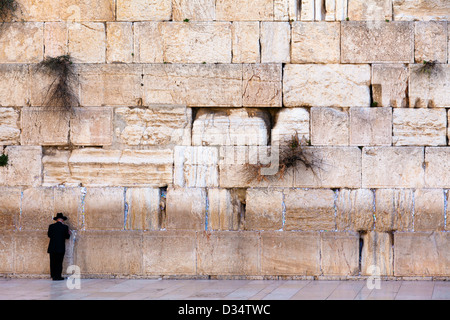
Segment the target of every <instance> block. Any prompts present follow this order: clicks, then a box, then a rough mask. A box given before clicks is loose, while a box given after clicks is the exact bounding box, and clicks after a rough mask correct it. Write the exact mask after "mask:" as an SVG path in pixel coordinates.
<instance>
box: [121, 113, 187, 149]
mask: <svg viewBox="0 0 450 320" xmlns="http://www.w3.org/2000/svg"><path fill="white" fill-rule="evenodd" d="M191 122H192V109H190V108H186V107H181V106H174V107H149V108H129V107H121V108H116V109H115V116H114V127H115V130H114V131H115V139H116V142H117V143H118V144H119V145H121V146H125V147H127V148H131V147H140V148H142V147H144V146H161V145H173V144H176V145H190V144H191V126H192V123H191Z"/></svg>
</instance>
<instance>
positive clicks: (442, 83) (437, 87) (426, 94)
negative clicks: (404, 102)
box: [409, 64, 450, 108]
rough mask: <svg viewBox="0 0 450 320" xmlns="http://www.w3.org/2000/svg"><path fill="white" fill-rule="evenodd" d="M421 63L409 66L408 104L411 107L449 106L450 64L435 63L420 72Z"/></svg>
mask: <svg viewBox="0 0 450 320" xmlns="http://www.w3.org/2000/svg"><path fill="white" fill-rule="evenodd" d="M421 67H423V64H415V65H411V66H410V78H409V106H410V107H411V108H414V107H415V108H427V107H429V108H434V107H438V108H439V107H442V108H448V107H450V90H449V86H450V65H448V64H436V65H435V66H434V67H432V69H431V70H430V71H427V72H421Z"/></svg>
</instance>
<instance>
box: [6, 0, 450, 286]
mask: <svg viewBox="0 0 450 320" xmlns="http://www.w3.org/2000/svg"><path fill="white" fill-rule="evenodd" d="M17 2H19V3H20V9H19V10H18V11H17V12H16V13H15V16H14V17H12V18H11V19H9V20H8V21H7V22H6V23H4V24H2V25H1V27H0V83H1V86H0V151H2V152H3V153H4V154H7V155H8V158H9V161H8V165H7V166H5V167H0V274H2V275H8V276H17V277H19V276H36V275H38V276H40V275H44V274H48V272H49V263H48V257H47V253H46V247H47V244H48V238H47V235H46V230H47V227H48V225H49V224H50V223H52V217H53V216H54V215H55V214H56V213H57V212H64V213H65V214H66V215H67V216H68V217H69V220H68V223H69V225H70V227H71V228H72V230H73V234H72V237H71V239H70V240H69V241H68V242H67V254H66V260H65V265H66V266H68V265H71V264H76V265H78V266H79V267H80V268H81V272H82V274H83V276H86V277H93V276H131V277H134V276H136V277H153V276H168V277H169V276H170V277H185V276H189V277H207V276H212V277H263V278H264V277H319V278H329V277H341V278H352V277H359V276H368V275H372V274H373V272H374V270H376V272H377V274H379V275H381V276H384V277H425V278H430V277H434V278H449V277H450V261H449V260H450V233H449V231H450V219H449V217H448V215H449V212H450V206H449V198H450V192H449V190H450V145H449V139H450V129H449V123H450V66H449V59H450V24H448V20H449V16H450V3H449V2H448V1H447V0H433V1H431V0H429V1H419V0H409V1H404V0H315V1H314V0H301V1H297V0H252V1H250V0H196V1H190V0H189V1H188V0H83V1H75V0H64V1H59V2H58V5H55V2H54V1H51V0H41V1H34V0H33V1H32V0H17ZM65 54H70V55H71V57H72V59H73V61H74V65H73V67H74V69H75V72H76V74H77V75H78V79H79V81H78V82H77V83H76V85H75V87H74V88H73V89H74V91H75V93H76V95H77V97H78V99H79V102H80V105H79V106H78V107H74V108H72V110H69V111H67V110H66V109H64V108H60V109H55V108H47V107H44V104H45V103H44V101H45V99H46V92H47V89H46V88H48V85H49V84H50V83H51V82H52V81H54V80H52V79H49V77H48V76H45V75H43V74H42V72H40V71H39V69H38V68H37V65H38V64H39V63H40V62H41V61H43V59H44V58H45V57H56V56H61V55H65ZM430 61H432V63H430ZM424 62H426V63H424ZM424 66H425V67H427V68H424ZM295 135H297V137H298V139H302V138H303V137H304V138H303V141H306V146H304V147H303V150H304V151H305V152H307V153H308V154H311V155H313V156H314V157H315V158H316V159H319V160H320V168H319V169H316V170H312V169H311V168H308V167H305V166H302V165H298V166H297V167H295V168H290V169H289V170H286V171H283V173H284V174H283V175H280V172H279V170H282V168H281V167H276V168H275V169H276V171H275V173H278V175H276V176H268V177H263V178H262V179H253V180H251V181H249V180H248V179H245V177H244V175H245V170H246V168H248V164H268V163H272V164H273V161H272V160H274V158H273V155H274V154H276V153H275V152H274V150H276V149H275V148H276V147H278V143H277V141H278V142H279V141H283V139H284V141H289V139H292V136H295ZM279 138H281V139H279ZM373 266H375V269H374V267H373Z"/></svg>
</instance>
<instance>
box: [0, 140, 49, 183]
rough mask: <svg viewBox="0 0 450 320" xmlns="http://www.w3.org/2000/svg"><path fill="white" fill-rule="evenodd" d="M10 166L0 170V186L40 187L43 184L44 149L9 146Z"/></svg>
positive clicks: (6, 149)
mask: <svg viewBox="0 0 450 320" xmlns="http://www.w3.org/2000/svg"><path fill="white" fill-rule="evenodd" d="M4 153H5V154H7V155H8V158H9V159H8V165H7V166H6V167H3V168H0V185H7V186H12V187H13V186H24V187H25V186H32V187H36V186H40V185H41V182H42V176H41V174H42V172H41V171H42V148H41V147H35V146H9V147H6V148H5V152H4Z"/></svg>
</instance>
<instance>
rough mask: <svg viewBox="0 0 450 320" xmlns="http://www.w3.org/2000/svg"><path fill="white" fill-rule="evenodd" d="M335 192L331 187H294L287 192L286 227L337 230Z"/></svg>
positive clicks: (290, 228) (303, 229)
mask: <svg viewBox="0 0 450 320" xmlns="http://www.w3.org/2000/svg"><path fill="white" fill-rule="evenodd" d="M335 196H336V195H335V193H334V192H333V191H332V190H329V189H308V190H303V189H292V190H288V191H286V192H285V199H284V203H285V206H286V223H285V229H286V230H287V231H290V230H302V231H305V230H315V231H318V230H335V229H336V219H335V206H334V204H335Z"/></svg>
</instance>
